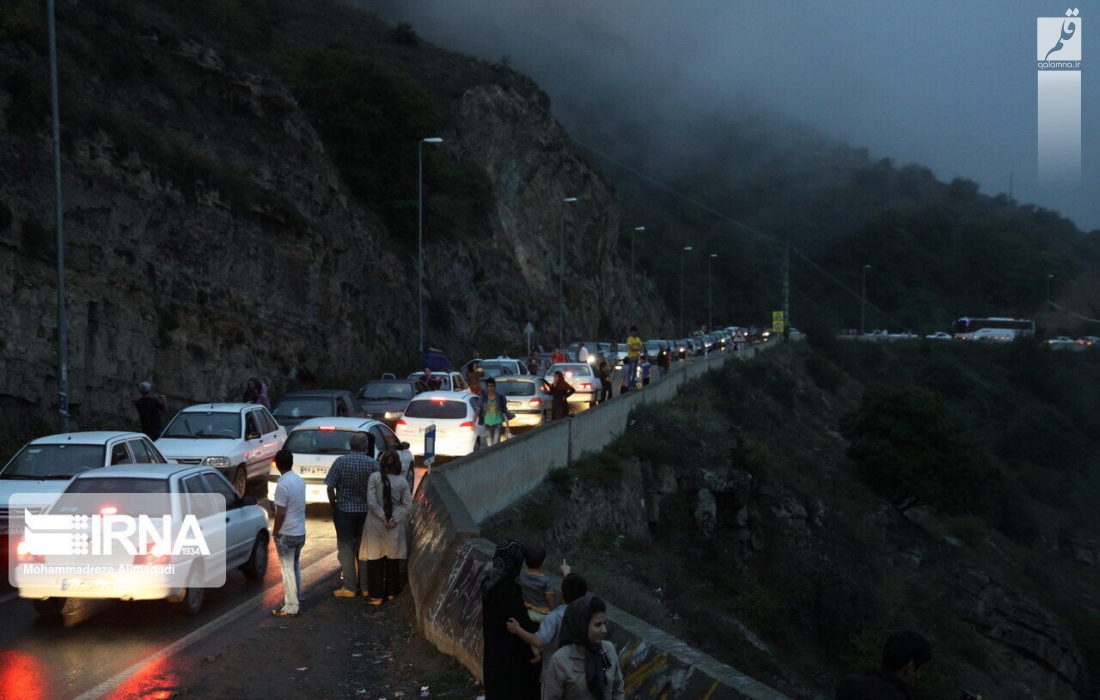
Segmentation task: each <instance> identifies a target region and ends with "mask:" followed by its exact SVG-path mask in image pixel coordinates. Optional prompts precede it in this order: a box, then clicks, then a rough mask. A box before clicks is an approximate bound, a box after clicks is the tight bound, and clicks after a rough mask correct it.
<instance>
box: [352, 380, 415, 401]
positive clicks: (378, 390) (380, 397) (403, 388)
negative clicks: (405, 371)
mask: <svg viewBox="0 0 1100 700" xmlns="http://www.w3.org/2000/svg"><path fill="white" fill-rule="evenodd" d="M412 397H413V388H412V385H411V384H409V383H408V382H370V383H369V384H367V385H366V386H365V387H363V393H362V396H361V397H360V398H362V399H364V400H366V401H386V400H393V401H399V400H408V399H411V398H412Z"/></svg>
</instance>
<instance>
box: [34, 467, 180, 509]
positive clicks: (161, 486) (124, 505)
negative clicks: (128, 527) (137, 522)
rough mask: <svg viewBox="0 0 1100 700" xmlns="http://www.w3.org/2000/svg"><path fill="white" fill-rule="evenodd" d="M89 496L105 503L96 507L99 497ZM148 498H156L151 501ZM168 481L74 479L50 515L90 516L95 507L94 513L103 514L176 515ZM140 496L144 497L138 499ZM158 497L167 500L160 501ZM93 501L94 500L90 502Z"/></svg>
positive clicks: (117, 478) (118, 478) (106, 478)
mask: <svg viewBox="0 0 1100 700" xmlns="http://www.w3.org/2000/svg"><path fill="white" fill-rule="evenodd" d="M88 494H102V495H103V497H104V500H103V502H102V503H101V504H100V503H94V502H95V500H96V499H95V497H90V496H89V495H88ZM118 494H135V497H134V498H124V497H119V495H118ZM148 494H152V495H153V496H154V497H152V498H150V497H149V495H148ZM167 494H168V481H167V480H166V479H144V478H130V477H119V476H111V477H103V478H95V479H74V480H73V481H72V483H70V484H69V486H68V488H66V489H65V493H63V494H61V496H59V497H58V499H57V501H56V502H55V503H54V505H53V506H51V507H50V512H51V513H54V514H60V515H64V514H65V513H66V512H69V513H84V514H87V513H88V512H89V510H90V508H89V506H90V505H92V504H93V503H94V505H95V507H94V509H92V511H93V512H94V511H99V512H103V511H104V509H106V508H111V509H113V510H112V511H111V512H117V513H123V514H126V515H151V516H159V515H170V514H171V513H172V508H171V502H170V501H169V499H168V497H167ZM137 496H140V497H137ZM155 496H164V497H162V498H157V497H155ZM89 498H91V499H92V500H89Z"/></svg>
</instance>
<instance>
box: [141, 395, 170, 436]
mask: <svg viewBox="0 0 1100 700" xmlns="http://www.w3.org/2000/svg"><path fill="white" fill-rule="evenodd" d="M138 391H140V392H141V396H140V397H138V398H136V399H134V408H136V409H137V412H138V420H140V421H141V432H143V433H145V434H146V435H148V436H149V439H150V440H156V439H157V438H159V437H160V431H161V430H162V429H163V428H164V416H165V415H166V414H167V413H168V400H167V399H166V398H164V394H156V395H154V394H153V393H152V391H153V385H152V384H151V383H150V382H142V383H141V384H138Z"/></svg>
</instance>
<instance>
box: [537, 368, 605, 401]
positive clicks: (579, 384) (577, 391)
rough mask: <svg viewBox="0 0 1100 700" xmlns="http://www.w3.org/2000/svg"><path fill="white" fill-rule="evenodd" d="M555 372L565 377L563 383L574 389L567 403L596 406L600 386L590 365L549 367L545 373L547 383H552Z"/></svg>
mask: <svg viewBox="0 0 1100 700" xmlns="http://www.w3.org/2000/svg"><path fill="white" fill-rule="evenodd" d="M555 372H561V373H562V374H563V375H564V376H565V381H567V382H569V384H570V385H571V386H572V387H573V389H574V393H573V395H572V396H570V397H569V403H581V404H586V405H587V406H588V407H592V406H595V405H596V397H597V395H598V394H599V391H600V387H601V384H600V380H599V377H597V376H596V370H595V369H593V368H592V365H590V364H588V363H587V362H563V363H558V364H556V365H550V369H548V370H547V371H546V377H545V379H546V382H547V383H553V381H554V373H555Z"/></svg>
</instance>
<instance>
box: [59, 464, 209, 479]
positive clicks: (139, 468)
mask: <svg viewBox="0 0 1100 700" xmlns="http://www.w3.org/2000/svg"><path fill="white" fill-rule="evenodd" d="M194 469H201V470H203V471H216V470H215V469H214V468H213V467H206V466H203V465H200V464H112V465H110V466H107V467H99V468H97V469H90V470H88V471H86V472H81V473H79V474H77V475H76V476H75V477H74V479H92V478H97V477H119V476H122V477H129V478H132V479H167V478H168V477H170V476H172V475H173V474H178V473H180V472H186V471H192V470H194Z"/></svg>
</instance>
